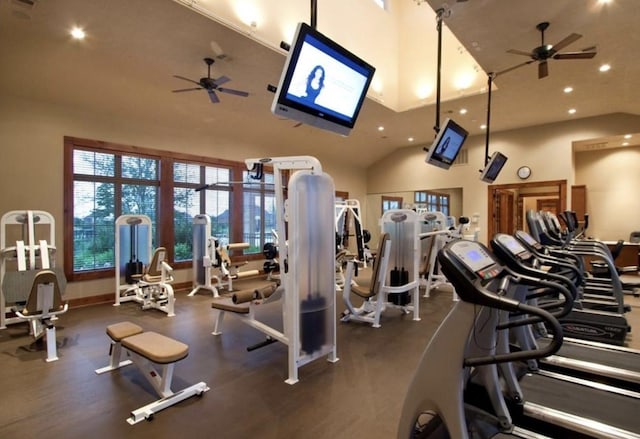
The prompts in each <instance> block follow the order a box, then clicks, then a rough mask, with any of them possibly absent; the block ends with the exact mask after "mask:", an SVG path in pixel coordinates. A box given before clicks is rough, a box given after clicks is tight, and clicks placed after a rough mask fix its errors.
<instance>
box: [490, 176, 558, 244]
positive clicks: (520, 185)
mask: <svg viewBox="0 0 640 439" xmlns="http://www.w3.org/2000/svg"><path fill="white" fill-rule="evenodd" d="M552 186H555V187H556V189H557V190H556V191H553V192H544V193H541V194H542V195H544V196H548V195H557V196H558V199H559V200H560V211H564V210H566V209H567V180H547V181H530V182H527V183H510V184H492V185H489V187H488V190H487V236H486V242H489V240H490V239H491V237H493V235H494V234H495V230H494V226H493V216H494V215H495V210H494V208H495V205H494V203H493V197H494V194H495V192H497V191H498V190H503V189H504V190H509V189H525V188H532V187H552Z"/></svg>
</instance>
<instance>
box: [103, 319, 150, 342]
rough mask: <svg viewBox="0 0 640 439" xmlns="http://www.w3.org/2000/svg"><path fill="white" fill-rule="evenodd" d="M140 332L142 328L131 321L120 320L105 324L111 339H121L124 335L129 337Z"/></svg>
mask: <svg viewBox="0 0 640 439" xmlns="http://www.w3.org/2000/svg"><path fill="white" fill-rule="evenodd" d="M141 332H143V330H142V328H141V327H140V326H138V325H136V324H135V323H131V322H120V323H114V324H113V325H109V326H107V335H108V336H109V337H111V339H112V340H113V341H121V340H122V339H123V338H125V337H131V336H132V335H136V334H140V333H141Z"/></svg>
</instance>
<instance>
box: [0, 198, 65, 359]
mask: <svg viewBox="0 0 640 439" xmlns="http://www.w3.org/2000/svg"><path fill="white" fill-rule="evenodd" d="M0 224H1V233H0V249H1V250H0V259H1V262H0V279H1V281H2V294H0V328H2V329H4V328H6V325H8V324H14V323H20V322H27V323H28V324H29V332H30V334H31V335H32V336H33V338H34V339H35V340H39V339H41V338H42V337H45V338H46V342H47V358H46V361H47V362H51V361H55V360H57V359H58V354H57V340H56V327H55V320H56V319H57V316H58V315H59V314H62V313H65V312H66V311H67V309H68V305H67V304H66V303H63V302H62V294H61V290H62V291H63V290H64V288H65V286H66V279H65V277H64V273H63V272H62V270H60V269H59V268H58V267H55V250H56V248H55V220H54V218H53V216H52V215H51V214H49V213H47V212H44V211H32V210H28V211H10V212H7V213H6V214H4V215H3V216H2V219H1V220H0ZM36 224H38V226H39V227H38V229H39V230H36V229H37V227H36ZM16 226H17V227H16ZM10 229H13V230H10ZM15 229H20V231H21V233H20V234H19V235H20V239H18V240H16V241H15V242H16V245H15V246H10V247H7V245H6V243H7V241H8V240H9V239H11V238H16V237H17V236H18V234H17V233H15ZM43 230H44V232H45V233H44V234H43V233H41V232H42V231H43ZM12 232H13V233H12ZM38 232H40V233H38ZM38 235H41V236H38ZM42 235H44V236H46V237H47V238H48V242H49V243H48V242H47V240H46V239H38V238H41V237H43V236H42ZM10 237H11V238H10ZM7 305H10V306H9V307H7Z"/></svg>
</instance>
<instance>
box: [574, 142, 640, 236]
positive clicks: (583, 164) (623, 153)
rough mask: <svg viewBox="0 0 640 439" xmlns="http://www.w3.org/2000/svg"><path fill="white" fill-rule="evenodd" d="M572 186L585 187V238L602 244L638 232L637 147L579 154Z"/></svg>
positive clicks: (639, 184)
mask: <svg viewBox="0 0 640 439" xmlns="http://www.w3.org/2000/svg"><path fill="white" fill-rule="evenodd" d="M575 165H576V184H584V185H586V187H587V212H588V213H589V229H588V230H587V234H588V235H589V236H593V237H595V238H598V239H601V240H604V241H616V240H618V239H629V234H630V233H631V232H632V231H633V230H640V195H639V193H640V146H634V147H629V148H616V149H603V150H598V151H585V152H579V153H576V155H575Z"/></svg>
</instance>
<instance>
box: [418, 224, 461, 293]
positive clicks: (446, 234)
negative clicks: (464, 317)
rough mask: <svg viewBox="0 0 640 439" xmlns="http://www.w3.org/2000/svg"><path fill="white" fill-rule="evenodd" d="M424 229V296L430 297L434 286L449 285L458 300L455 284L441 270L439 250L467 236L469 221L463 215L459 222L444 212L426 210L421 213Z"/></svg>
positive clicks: (422, 235) (421, 237) (421, 236)
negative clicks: (465, 232) (466, 229)
mask: <svg viewBox="0 0 640 439" xmlns="http://www.w3.org/2000/svg"><path fill="white" fill-rule="evenodd" d="M421 218H422V230H421V233H420V235H419V237H420V240H421V241H422V242H423V245H422V255H423V256H422V258H423V263H424V265H425V266H426V269H425V270H421V271H423V273H422V275H423V276H424V277H421V278H420V281H421V285H422V286H424V287H425V292H424V295H423V297H429V296H430V294H431V290H432V289H433V288H438V287H440V286H442V285H447V286H448V287H449V288H451V289H452V291H453V300H454V301H457V300H458V295H457V294H456V291H455V289H454V288H453V285H451V283H450V282H449V280H448V279H447V278H446V276H445V275H444V274H442V273H441V272H440V270H439V266H438V261H437V256H438V252H439V251H440V250H441V249H442V248H443V247H444V246H445V245H446V244H447V243H448V242H450V241H453V240H455V239H462V238H464V237H465V235H464V231H465V228H466V227H467V224H468V223H469V220H468V219H467V218H465V217H461V218H460V220H459V224H458V225H456V220H455V218H454V217H452V216H446V215H445V214H444V213H442V212H425V213H423V214H422V215H421Z"/></svg>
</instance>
